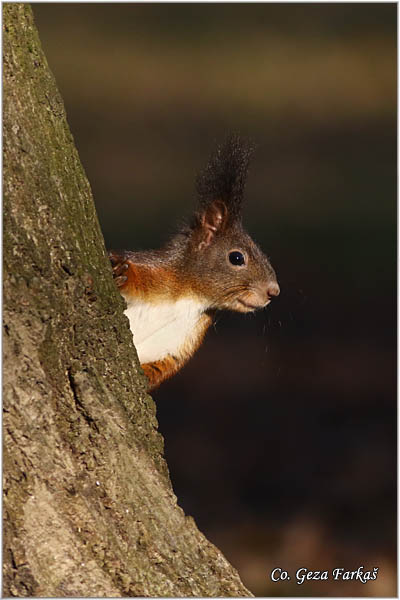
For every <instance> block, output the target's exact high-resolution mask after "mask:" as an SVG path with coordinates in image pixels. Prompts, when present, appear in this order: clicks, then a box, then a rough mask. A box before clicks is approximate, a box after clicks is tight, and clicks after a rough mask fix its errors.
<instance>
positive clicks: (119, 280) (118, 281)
mask: <svg viewBox="0 0 400 600" xmlns="http://www.w3.org/2000/svg"><path fill="white" fill-rule="evenodd" d="M114 281H115V283H116V286H117V287H122V286H123V285H124V283H126V282H127V281H128V277H127V276H126V275H119V276H118V277H114Z"/></svg>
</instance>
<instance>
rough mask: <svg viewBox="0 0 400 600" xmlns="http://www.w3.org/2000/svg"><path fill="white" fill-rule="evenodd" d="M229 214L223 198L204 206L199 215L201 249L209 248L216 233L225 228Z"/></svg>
mask: <svg viewBox="0 0 400 600" xmlns="http://www.w3.org/2000/svg"><path fill="white" fill-rule="evenodd" d="M227 215H228V209H227V207H226V205H225V203H224V202H222V201H221V200H215V201H214V202H210V204H208V205H207V206H206V207H205V208H204V210H203V211H202V212H201V213H200V215H199V217H200V218H199V225H198V229H199V232H200V242H199V246H198V248H199V250H202V249H203V248H207V246H209V245H210V244H211V242H212V241H213V240H214V238H215V236H216V234H217V233H218V232H219V231H221V230H222V229H223V228H224V226H225V224H226V220H227Z"/></svg>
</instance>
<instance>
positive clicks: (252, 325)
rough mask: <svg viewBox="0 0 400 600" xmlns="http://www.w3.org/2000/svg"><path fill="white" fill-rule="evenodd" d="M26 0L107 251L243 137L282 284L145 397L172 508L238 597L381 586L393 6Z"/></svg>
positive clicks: (387, 510) (253, 217)
mask: <svg viewBox="0 0 400 600" xmlns="http://www.w3.org/2000/svg"><path fill="white" fill-rule="evenodd" d="M33 9H34V13H35V17H36V22H37V25H38V28H39V33H40V36H41V40H42V43H43V46H44V49H45V52H46V54H47V58H48V61H49V64H50V67H51V69H52V71H53V72H54V74H55V76H56V79H57V82H58V86H59V88H60V90H61V93H62V94H63V97H64V101H65V104H66V109H67V114H68V120H69V124H70V127H71V129H72V132H73V135H74V137H75V141H76V144H77V147H78V150H79V153H80V156H81V160H82V162H83V165H84V167H85V169H86V172H87V175H88V178H89V181H90V183H91V186H92V189H93V193H94V197H95V201H96V206H97V210H98V215H99V219H100V223H101V226H102V229H103V233H104V237H105V240H106V244H107V247H109V248H126V249H132V250H133V249H144V248H154V247H159V246H160V245H161V244H162V243H164V242H165V241H166V239H167V238H168V237H169V235H170V234H171V233H173V232H174V231H175V230H176V226H177V224H179V223H180V222H181V221H182V218H184V217H187V216H188V215H190V213H191V211H192V210H193V207H194V206H195V194H194V177H195V175H196V172H197V171H198V170H199V169H200V168H201V167H202V166H203V165H204V163H205V162H206V160H207V158H208V155H209V152H210V151H211V149H212V148H213V146H214V143H215V141H216V140H221V138H223V137H224V136H225V135H226V133H228V132H230V131H235V132H240V133H242V135H245V136H250V137H252V138H253V139H255V140H256V142H257V143H258V151H257V153H256V156H255V159H254V161H253V164H252V169H251V172H250V177H249V183H248V187H247V204H246V210H245V224H246V226H247V228H248V229H249V231H250V232H251V233H252V235H253V237H254V238H255V239H256V240H257V241H258V242H259V243H260V245H261V246H262V248H263V249H264V250H265V252H266V253H267V254H268V255H269V256H270V257H271V262H272V264H273V266H274V267H275V269H276V271H277V274H278V279H279V283H280V285H281V296H280V297H279V298H278V299H275V300H274V301H273V302H272V304H271V305H270V307H268V309H267V310H266V311H264V312H261V313H260V314H257V315H255V316H254V315H250V316H249V315H248V316H244V315H234V314H221V315H220V317H219V318H218V322H217V324H216V326H215V328H214V329H213V330H211V331H210V332H209V333H208V335H207V338H206V340H205V342H204V344H203V346H202V347H201V349H200V350H199V352H198V353H197V354H196V355H195V357H194V358H193V359H192V360H191V362H190V363H189V364H188V365H187V366H186V367H185V368H184V369H183V370H182V371H181V373H180V374H178V375H177V376H176V377H175V378H174V379H172V380H171V381H169V382H167V383H165V384H164V385H163V386H162V387H161V388H160V389H159V390H158V391H156V392H155V393H154V398H155V400H156V402H157V407H158V408H157V410H158V420H159V424H160V430H161V432H162V433H163V435H164V438H165V448H166V456H167V460H168V465H169V468H170V473H171V479H172V482H173V486H174V489H175V492H176V494H177V496H178V499H179V503H180V505H181V506H182V507H183V508H184V510H185V511H186V512H187V513H188V514H191V515H193V516H194V518H195V520H196V522H197V524H198V526H199V527H200V529H201V530H202V531H203V532H204V533H205V535H206V536H207V537H208V538H209V539H210V540H211V541H212V542H213V543H215V544H216V545H217V546H218V547H219V548H220V549H221V550H222V551H223V552H224V554H225V555H226V557H227V558H228V560H230V562H232V564H233V565H234V566H235V567H236V568H237V569H238V571H239V573H240V576H241V578H242V580H243V582H244V583H245V584H246V585H247V586H248V587H249V589H250V590H251V591H252V592H253V593H254V594H256V595H258V596H285V595H286V596H295V595H303V596H393V595H396V301H395V300H396V86H397V82H396V68H397V66H396V18H397V17H396V10H397V6H396V4H387V3H381V4H379V3H361V4H360V3H357V4H349V3H345V4H340V3H338V4H325V3H324V4H275V3H267V4H117V3H113V4H75V3H73V4H51V3H50V4H40V3H39V4H34V5H33ZM359 566H364V568H365V569H366V570H368V569H372V568H373V567H379V575H378V579H377V580H376V581H375V582H370V583H367V584H366V585H363V584H361V583H359V582H351V581H341V582H334V581H332V580H331V581H328V582H325V581H322V582H318V581H311V582H309V583H305V584H304V585H302V586H300V585H297V583H296V581H295V577H294V575H295V571H296V570H297V569H298V568H300V567H307V568H308V569H311V570H331V569H333V568H335V567H344V568H345V570H355V569H357V568H358V567H359ZM275 567H281V568H283V569H285V570H287V571H288V572H289V574H291V575H292V579H291V580H290V581H286V582H280V583H272V582H271V580H270V573H271V570H272V569H273V568H275Z"/></svg>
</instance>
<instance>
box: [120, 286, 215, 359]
mask: <svg viewBox="0 0 400 600" xmlns="http://www.w3.org/2000/svg"><path fill="white" fill-rule="evenodd" d="M205 309H206V305H205V303H202V302H201V301H199V300H196V299H193V298H189V297H188V298H181V299H180V300H178V301H176V302H162V303H157V304H151V303H150V302H146V301H144V300H134V301H130V302H129V303H128V308H127V309H126V311H125V314H126V316H127V317H128V319H129V323H130V327H131V331H132V333H133V341H134V344H135V346H136V350H137V352H138V355H139V361H140V363H141V364H145V363H148V362H154V361H156V360H161V359H162V358H165V357H166V356H167V355H168V354H171V355H173V356H179V354H180V349H181V348H182V347H183V345H184V344H185V342H187V340H188V338H189V339H190V337H191V336H192V335H193V333H194V331H195V329H196V325H197V324H198V322H199V320H200V318H201V315H202V313H203V312H204V310H205Z"/></svg>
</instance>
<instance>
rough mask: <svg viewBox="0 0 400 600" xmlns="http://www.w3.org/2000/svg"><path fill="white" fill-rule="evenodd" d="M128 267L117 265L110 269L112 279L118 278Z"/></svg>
mask: <svg viewBox="0 0 400 600" xmlns="http://www.w3.org/2000/svg"><path fill="white" fill-rule="evenodd" d="M128 267H129V265H128V263H126V262H125V263H118V264H116V265H115V266H113V268H112V272H113V277H114V278H115V277H118V276H119V275H122V274H123V273H124V271H126V270H127V269H128Z"/></svg>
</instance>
